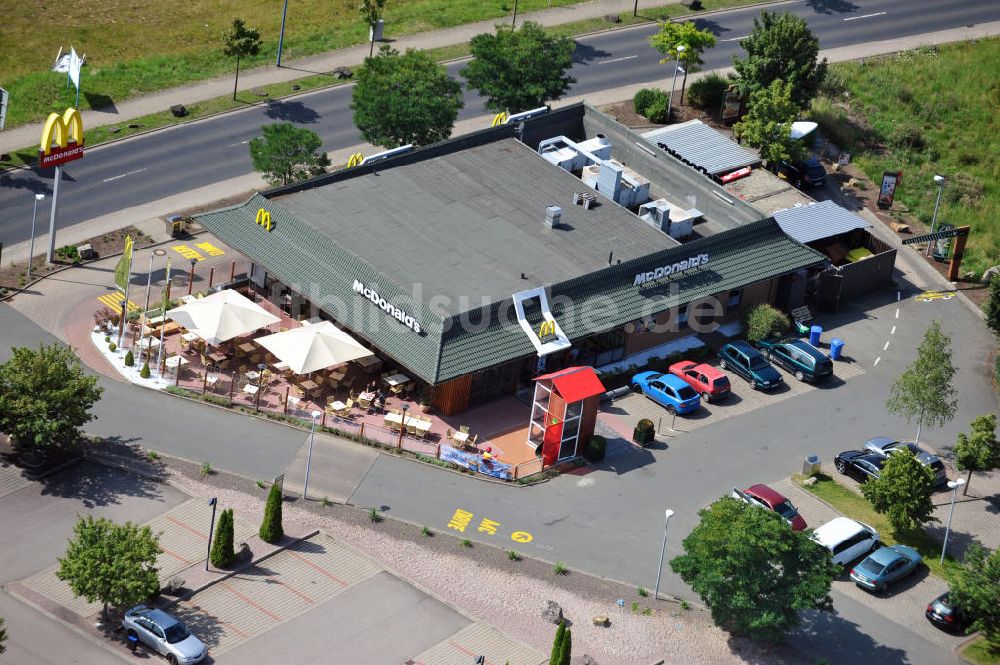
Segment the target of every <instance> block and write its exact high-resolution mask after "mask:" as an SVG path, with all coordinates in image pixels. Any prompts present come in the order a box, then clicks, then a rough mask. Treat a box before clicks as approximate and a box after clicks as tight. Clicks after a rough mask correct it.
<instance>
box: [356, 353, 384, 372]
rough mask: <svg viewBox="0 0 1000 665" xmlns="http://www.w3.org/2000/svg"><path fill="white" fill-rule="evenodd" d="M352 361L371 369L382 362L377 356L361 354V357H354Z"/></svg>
mask: <svg viewBox="0 0 1000 665" xmlns="http://www.w3.org/2000/svg"><path fill="white" fill-rule="evenodd" d="M354 362H356V363H357V364H359V365H361V366H362V367H364V368H365V369H371V368H372V367H377V366H379V365H381V364H382V360H381V359H379V357H378V356H362V357H361V358H355V359H354Z"/></svg>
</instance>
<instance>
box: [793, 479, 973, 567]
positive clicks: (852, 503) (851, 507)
mask: <svg viewBox="0 0 1000 665" xmlns="http://www.w3.org/2000/svg"><path fill="white" fill-rule="evenodd" d="M805 489H806V490H808V491H810V492H812V493H813V494H815V495H816V496H818V497H819V498H821V499H823V500H824V501H826V502H827V503H828V504H830V505H831V506H833V507H834V508H835V509H836V510H838V511H839V512H841V513H843V514H844V515H846V516H847V517H850V518H851V519H855V520H858V521H859V522H864V523H865V524H868V525H869V526H872V527H874V528H875V530H876V531H878V532H879V535H880V536H881V537H882V542H883V543H884V544H886V545H895V544H896V543H901V544H903V545H909V546H910V547H913V548H914V549H916V550H917V551H918V552H920V554H921V556H923V557H924V563H926V564H927V567H928V568H929V569H930V571H931V573H933V574H934V575H937V576H938V577H940V578H942V579H945V580H948V579H950V577H951V575H952V574H953V573H955V572H956V571H957V570H959V567H960V566H959V563H958V562H957V561H955V560H954V559H952V558H951V557H950V556H949V557H945V560H944V565H941V543H940V542H938V541H937V540H935V539H933V538H931V537H930V536H929V535H928V534H927V532H926V531H924V530H923V529H920V530H918V531H913V532H907V533H902V534H898V533H895V532H894V531H893V529H892V526H891V525H890V524H889V520H888V519H886V517H885V515H880V514H878V513H876V512H875V510H874V509H873V508H872V507H871V504H869V503H868V500H867V499H865V498H864V497H863V496H861V495H860V494H858V493H857V492H854V491H852V490H851V489H850V488H848V487H845V486H844V485H841V484H840V483H838V482H836V481H835V480H833V478H831V477H830V476H827V475H824V474H820V475H819V476H817V481H816V484H815V485H813V486H812V487H806V488H805Z"/></svg>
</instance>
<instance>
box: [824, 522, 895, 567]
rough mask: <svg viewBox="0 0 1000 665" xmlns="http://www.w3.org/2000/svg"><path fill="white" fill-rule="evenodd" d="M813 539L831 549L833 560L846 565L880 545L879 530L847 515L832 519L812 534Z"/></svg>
mask: <svg viewBox="0 0 1000 665" xmlns="http://www.w3.org/2000/svg"><path fill="white" fill-rule="evenodd" d="M812 539H813V540H815V541H816V542H817V543H819V544H820V545H822V546H823V547H825V548H826V549H828V550H830V554H832V555H833V562H834V563H836V564H840V565H841V566H846V565H847V564H849V563H850V562H851V561H854V560H855V559H857V558H860V557H861V556H863V555H865V554H868V553H869V552H871V551H872V550H874V549H875V548H877V547H878V545H879V540H880V539H879V535H878V531H876V530H875V529H873V528H872V527H870V526H868V525H867V524H864V523H862V522H856V521H854V520H852V519H848V518H846V517H837V518H835V519H832V520H830V521H829V522H827V523H826V524H824V525H823V526H821V527H820V528H818V529H816V530H815V531H814V532H813V534H812Z"/></svg>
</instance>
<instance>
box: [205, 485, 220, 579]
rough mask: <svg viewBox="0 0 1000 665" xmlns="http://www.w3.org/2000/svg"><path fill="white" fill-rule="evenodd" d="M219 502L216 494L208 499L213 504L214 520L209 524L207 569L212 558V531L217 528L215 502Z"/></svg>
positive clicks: (209, 503)
mask: <svg viewBox="0 0 1000 665" xmlns="http://www.w3.org/2000/svg"><path fill="white" fill-rule="evenodd" d="M218 502H219V501H218V499H216V498H215V497H214V496H213V497H212V498H211V499H209V500H208V505H210V506H212V521H211V522H210V523H209V525H208V556H206V557H205V570H208V562H209V561H210V560H211V559H212V531H214V530H215V504H217V503H218Z"/></svg>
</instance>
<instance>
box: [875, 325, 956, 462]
mask: <svg viewBox="0 0 1000 665" xmlns="http://www.w3.org/2000/svg"><path fill="white" fill-rule="evenodd" d="M954 376H955V367H954V365H952V364H951V338H950V337H948V335H946V334H944V332H943V331H942V330H941V324H940V323H939V322H938V321H937V320H935V321H931V324H930V325H929V326H928V327H927V330H926V331H925V332H924V339H923V341H921V342H920V346H919V347H917V357H916V358H915V359H914V360H913V362H912V363H910V365H909V366H908V367H907V368H906V370H905V371H904V372H903V373H902V374H900V375H899V377H898V378H897V379H896V381H895V382H894V383H893V384H892V388H891V389H890V391H889V399H888V400H887V401H886V403H885V407H886V408H887V409H888V410H889V411H890V412H892V413H895V414H896V415H899V416H903V417H904V418H906V420H907V421H909V422H910V423H913V422H914V421H916V423H917V436H916V439H915V441H916V442H918V443H919V441H920V430H921V428H922V427H923V426H924V425H931V426H934V427H940V426H941V425H943V424H945V423H946V422H948V421H949V420H951V419H952V418H954V417H955V409H956V408H957V407H958V396H957V393H956V392H955V388H954V386H952V385H951V380H952V378H954Z"/></svg>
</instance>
